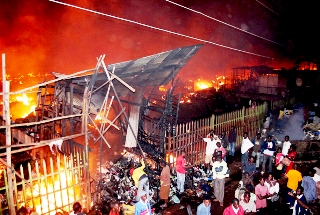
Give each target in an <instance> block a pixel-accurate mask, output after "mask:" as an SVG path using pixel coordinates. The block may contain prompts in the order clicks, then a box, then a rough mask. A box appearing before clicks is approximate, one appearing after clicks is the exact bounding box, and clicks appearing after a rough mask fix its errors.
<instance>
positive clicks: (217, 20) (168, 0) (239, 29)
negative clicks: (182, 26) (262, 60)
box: [166, 0, 285, 46]
mask: <svg viewBox="0 0 320 215" xmlns="http://www.w3.org/2000/svg"><path fill="white" fill-rule="evenodd" d="M166 1H167V2H169V3H171V4H174V5H177V6H179V7H182V8H184V9H187V10H190V11H192V12H194V13H198V14H200V15H202V16H205V17H207V18H209V19H212V20H214V21H216V22H219V23H222V24H224V25H227V26H229V27H231V28H234V29H236V30H238V31H241V32H244V33H247V34H250V35H252V36H255V37H258V38H260V39H263V40H266V41H269V42H271V43H275V44H277V45H280V46H285V45H283V44H281V43H277V42H275V41H273V40H270V39H267V38H264V37H262V36H259V35H257V34H254V33H251V32H249V31H245V30H243V29H241V28H238V27H236V26H233V25H231V24H228V23H226V22H223V21H221V20H219V19H216V18H213V17H211V16H208V15H206V14H204V13H202V12H199V11H196V10H193V9H191V8H188V7H186V6H183V5H181V4H178V3H175V2H173V1H170V0H166ZM258 2H259V1H258Z"/></svg>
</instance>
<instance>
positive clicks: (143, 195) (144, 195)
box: [139, 190, 147, 201]
mask: <svg viewBox="0 0 320 215" xmlns="http://www.w3.org/2000/svg"><path fill="white" fill-rule="evenodd" d="M139 197H140V199H141V200H142V201H146V200H147V193H146V191H144V190H143V191H141V192H140V193H139Z"/></svg>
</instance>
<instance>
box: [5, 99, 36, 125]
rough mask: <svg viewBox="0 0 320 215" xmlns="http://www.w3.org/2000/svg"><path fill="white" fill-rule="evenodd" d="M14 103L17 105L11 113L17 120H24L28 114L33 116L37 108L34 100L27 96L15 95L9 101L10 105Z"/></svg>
mask: <svg viewBox="0 0 320 215" xmlns="http://www.w3.org/2000/svg"><path fill="white" fill-rule="evenodd" d="M12 102H15V103H17V104H16V105H15V106H14V108H13V109H12V111H13V117H14V118H15V119H17V118H25V117H27V116H28V115H29V114H30V113H33V114H34V115H35V109H36V107H37V104H36V103H35V101H34V98H33V97H32V96H27V94H25V93H24V94H22V95H17V96H15V97H12V98H11V99H10V103H12Z"/></svg>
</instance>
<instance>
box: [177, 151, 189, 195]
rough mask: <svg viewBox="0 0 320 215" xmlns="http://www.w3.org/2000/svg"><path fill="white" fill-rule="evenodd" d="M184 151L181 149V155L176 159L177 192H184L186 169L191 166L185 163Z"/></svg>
mask: <svg viewBox="0 0 320 215" xmlns="http://www.w3.org/2000/svg"><path fill="white" fill-rule="evenodd" d="M185 156H186V152H185V151H182V152H181V155H180V156H179V157H178V158H177V161H176V172H177V186H178V187H177V189H178V191H179V194H181V193H183V192H184V182H185V179H186V169H187V168H190V167H192V166H190V165H187V161H186V159H185Z"/></svg>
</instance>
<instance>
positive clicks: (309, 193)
mask: <svg viewBox="0 0 320 215" xmlns="http://www.w3.org/2000/svg"><path fill="white" fill-rule="evenodd" d="M315 172H316V171H315V170H314V169H308V170H307V171H306V174H305V176H303V178H302V183H301V186H302V187H303V189H304V196H305V197H306V200H307V203H312V202H314V201H315V200H316V199H317V190H316V189H317V188H316V187H317V186H316V182H315V181H314V180H313V178H312V176H314V174H315Z"/></svg>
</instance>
